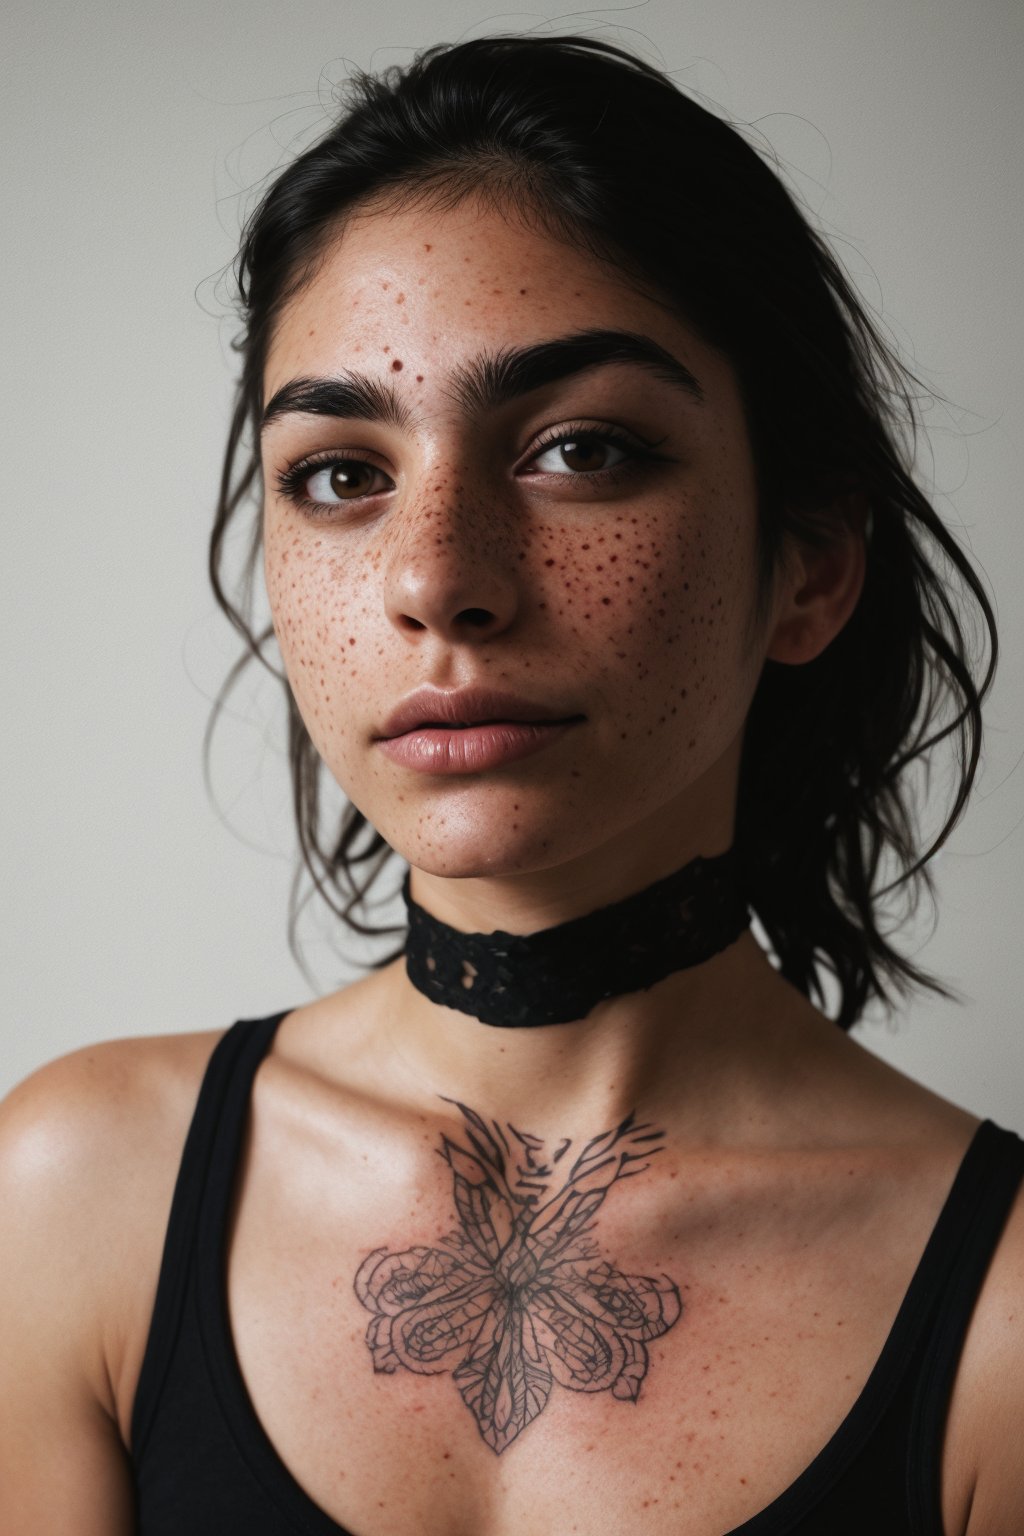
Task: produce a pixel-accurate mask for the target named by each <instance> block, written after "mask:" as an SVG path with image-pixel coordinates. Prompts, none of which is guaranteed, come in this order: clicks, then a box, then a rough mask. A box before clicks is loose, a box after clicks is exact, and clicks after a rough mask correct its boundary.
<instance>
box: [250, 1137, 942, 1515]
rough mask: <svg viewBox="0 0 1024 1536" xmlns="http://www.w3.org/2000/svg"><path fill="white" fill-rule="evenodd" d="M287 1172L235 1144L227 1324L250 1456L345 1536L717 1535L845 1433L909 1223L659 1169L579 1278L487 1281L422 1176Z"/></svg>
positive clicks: (256, 1148)
mask: <svg viewBox="0 0 1024 1536" xmlns="http://www.w3.org/2000/svg"><path fill="white" fill-rule="evenodd" d="M294 1152H295V1149H294V1148H293V1149H292V1151H291V1153H290V1154H289V1155H288V1157H285V1155H284V1153H285V1149H284V1148H283V1147H278V1148H277V1156H276V1157H275V1155H274V1149H273V1147H272V1145H271V1144H270V1142H269V1140H268V1142H267V1143H266V1144H263V1145H261V1144H260V1143H259V1141H258V1140H257V1142H255V1143H253V1142H252V1141H250V1143H249V1145H248V1146H247V1149H246V1155H245V1158H244V1162H243V1167H242V1169H241V1170H240V1177H239V1180H238V1183H237V1187H236V1198H235V1201H234V1205H233V1210H232V1214H231V1220H230V1223H229V1230H228V1231H227V1233H226V1234H225V1238H226V1241H225V1249H226V1256H225V1257H226V1274H227V1296H228V1312H229V1318H230V1331H231V1336H232V1339H233V1342H234V1350H235V1354H236V1356H237V1360H238V1366H239V1370H240V1373H241V1377H242V1380H243V1383H244V1388H245V1391H246V1392H247V1394H248V1396H249V1398H250V1400H251V1402H252V1405H253V1408H254V1410H255V1413H256V1416H257V1418H258V1419H259V1421H260V1424H261V1425H262V1428H263V1430H264V1432H265V1434H266V1436H267V1438H268V1440H269V1442H270V1447H272V1454H276V1456H277V1457H278V1458H279V1459H280V1460H281V1461H282V1462H283V1463H284V1466H285V1467H286V1468H287V1470H288V1472H289V1473H290V1474H291V1476H292V1478H294V1480H295V1481H296V1483H298V1485H299V1486H300V1487H301V1488H302V1489H303V1490H304V1491H305V1493H306V1494H307V1495H308V1496H309V1497H310V1498H311V1499H312V1500H313V1501H314V1502H315V1503H316V1504H317V1505H319V1506H320V1508H321V1509H323V1510H324V1511H325V1512H326V1513H327V1514H328V1515H329V1516H330V1517H331V1518H332V1519H333V1520H334V1521H336V1522H337V1524H338V1525H339V1526H341V1527H342V1528H344V1529H345V1530H347V1531H350V1532H352V1533H354V1536H384V1533H385V1532H386V1533H387V1536H407V1533H408V1536H412V1533H413V1532H416V1533H417V1536H442V1533H443V1536H481V1533H482V1536H506V1533H507V1536H511V1533H512V1532H513V1531H514V1532H515V1533H516V1536H523V1533H536V1536H554V1533H556V1532H557V1533H559V1536H561V1533H563V1532H565V1531H567V1530H570V1529H575V1530H577V1531H579V1532H580V1533H583V1536H604V1533H611V1532H616V1533H618V1532H621V1531H622V1530H625V1529H637V1528H641V1529H643V1530H644V1531H645V1532H646V1533H650V1536H661V1533H663V1532H664V1533H666V1536H667V1533H669V1532H671V1533H672V1536H722V1533H725V1532H731V1531H733V1530H734V1529H735V1528H736V1527H737V1526H740V1525H741V1524H742V1523H743V1522H744V1521H745V1520H747V1519H749V1518H750V1517H751V1516H753V1515H754V1514H756V1513H757V1512H758V1511H760V1510H762V1509H764V1508H765V1507H766V1506H768V1505H769V1504H770V1503H771V1502H772V1501H773V1500H774V1499H776V1498H777V1497H778V1496H779V1495H780V1494H782V1493H783V1492H784V1490H785V1489H787V1488H788V1487H789V1486H790V1484H792V1483H793V1481H794V1480H795V1479H796V1478H797V1477H798V1476H799V1475H800V1474H801V1473H802V1472H803V1471H804V1469H805V1468H806V1467H807V1466H808V1465H809V1464H810V1462H811V1461H812V1460H813V1459H814V1457H815V1456H816V1455H817V1453H818V1452H819V1451H820V1450H821V1449H822V1447H823V1446H824V1445H825V1443H826V1441H827V1440H828V1439H829V1438H830V1437H831V1435H832V1434H833V1433H834V1431H835V1430H836V1429H837V1428H838V1427H839V1426H840V1424H841V1423H842V1421H843V1420H844V1418H845V1417H846V1415H847V1413H848V1412H849V1410H850V1408H851V1406H852V1405H853V1403H854V1401H855V1400H856V1399H857V1397H858V1395H859V1394H860V1392H861V1390H862V1388H863V1387H864V1384H865V1382H866V1381H867V1379H868V1376H869V1374H870V1372H871V1370H872V1368H873V1366H874V1365H875V1362H876V1361H877V1359H878V1356H879V1354H880V1352H881V1350H882V1347H883V1345H884V1343H885V1340H886V1337H887V1335H888V1332H889V1329H890V1327H891V1324H892V1321H893V1319H894V1317H895V1315H896V1313H897V1311H898V1309H899V1306H900V1302H901V1299H902V1296H903V1294H904V1292H905V1290H906V1287H907V1285H908V1283H909V1281H910V1278H911V1275H912V1273H913V1269H914V1267H915V1264H916V1260H917V1258H918V1257H919V1255H920V1252H921V1250H922V1248H923V1246H924V1242H925V1241H926V1238H927V1233H928V1229H929V1225H930V1219H932V1218H933V1217H934V1211H929V1209H928V1204H927V1201H925V1202H924V1203H923V1205H922V1202H920V1201H919V1202H918V1206H917V1209H916V1211H915V1209H912V1208H911V1207H909V1206H908V1207H907V1208H905V1209H902V1210H900V1211H895V1210H894V1209H893V1207H892V1204H891V1202H889V1203H887V1202H884V1201H883V1202H879V1203H878V1204H877V1205H868V1206H864V1205H863V1204H857V1203H854V1205H852V1206H850V1207H849V1209H848V1210H847V1211H846V1212H845V1214H843V1202H842V1199H841V1198H840V1197H839V1195H838V1194H837V1193H836V1192H835V1191H833V1190H831V1188H830V1187H829V1178H828V1177H827V1176H823V1178H822V1179H821V1180H819V1181H818V1182H819V1186H820V1187H818V1188H817V1190H815V1189H811V1190H810V1191H808V1190H807V1189H804V1190H803V1191H802V1192H801V1193H800V1194H799V1196H798V1194H797V1192H796V1191H794V1190H792V1189H790V1188H789V1186H788V1183H787V1181H786V1180H785V1178H781V1179H780V1178H778V1177H777V1176H775V1175H772V1174H771V1172H770V1171H769V1172H768V1173H765V1172H764V1171H763V1170H762V1171H760V1172H759V1173H758V1175H757V1176H756V1177H746V1178H738V1179H734V1180H732V1181H730V1184H729V1187H728V1189H727V1190H723V1188H721V1187H718V1186H717V1185H716V1187H714V1188H711V1187H709V1186H707V1185H706V1184H702V1183H701V1180H700V1178H699V1176H694V1177H691V1178H689V1179H688V1178H687V1177H686V1170H685V1169H681V1170H679V1173H680V1177H679V1178H678V1180H677V1183H678V1196H677V1197H676V1198H675V1199H668V1198H665V1199H662V1200H661V1202H660V1203H659V1204H658V1206H657V1207H656V1208H655V1207H652V1206H650V1205H647V1206H645V1207H642V1208H638V1207H636V1206H635V1204H634V1205H632V1206H631V1204H630V1201H629V1200H628V1199H626V1198H623V1199H621V1200H620V1201H618V1202H615V1201H613V1200H611V1199H610V1200H609V1201H607V1202H606V1204H605V1206H604V1207H603V1208H602V1210H601V1213H600V1219H599V1220H598V1221H597V1222H595V1223H594V1224H593V1225H592V1228H591V1231H590V1234H589V1237H588V1243H589V1244H590V1247H591V1250H592V1251H591V1253H590V1256H589V1257H588V1258H587V1259H585V1260H584V1261H582V1262H577V1261H574V1262H572V1263H568V1264H564V1265H562V1266H561V1268H559V1266H558V1265H557V1264H552V1263H548V1264H547V1267H546V1268H545V1264H544V1263H543V1262H540V1263H538V1262H537V1257H536V1254H534V1255H533V1257H532V1258H531V1256H530V1254H529V1253H521V1254H519V1256H518V1258H517V1260H516V1261H515V1262H514V1263H510V1262H506V1263H505V1264H504V1266H501V1265H491V1266H490V1269H488V1264H487V1262H486V1258H487V1255H486V1254H483V1255H481V1254H480V1253H479V1252H478V1251H477V1250H476V1249H474V1248H471V1249H470V1251H469V1252H468V1254H467V1252H466V1251H465V1250H464V1249H460V1248H459V1246H458V1244H457V1243H456V1244H455V1245H451V1244H450V1243H446V1241H445V1239H446V1238H450V1237H451V1236H452V1235H455V1236H456V1237H462V1238H464V1236H465V1233H466V1221H465V1220H460V1219H459V1213H458V1211H457V1210H456V1208H455V1205H454V1202H453V1199H452V1195H451V1190H450V1182H451V1181H450V1176H449V1177H447V1178H446V1177H444V1176H439V1172H438V1170H437V1169H436V1168H435V1167H434V1166H433V1164H432V1163H431V1161H430V1160H429V1159H428V1158H423V1159H422V1161H421V1162H418V1163H417V1162H413V1163H411V1164H410V1163H408V1162H399V1163H398V1164H396V1165H395V1166H394V1168H393V1170H392V1171H390V1172H389V1169H388V1168H387V1167H385V1168H382V1167H381V1166H380V1165H379V1163H377V1164H375V1163H374V1161H373V1159H369V1160H367V1161H366V1162H365V1163H364V1162H363V1160H362V1159H361V1158H359V1157H351V1158H350V1159H349V1162H348V1165H347V1166H345V1167H343V1168H341V1169H339V1167H338V1165H337V1160H336V1159H331V1160H329V1161H330V1162H331V1163H332V1168H333V1177H332V1178H331V1179H329V1180H328V1179H326V1178H325V1177H324V1176H323V1169H321V1170H320V1171H318V1169H317V1163H316V1159H315V1158H314V1159H312V1160H310V1159H309V1158H307V1159H306V1160H305V1161H304V1162H302V1164H301V1167H302V1170H303V1172H302V1176H301V1177H298V1176H296V1175H297V1170H298V1167H299V1164H297V1163H295V1162H294V1161H293V1158H294ZM289 1163H290V1166H291V1175H290V1176H287V1177H286V1176H284V1174H283V1170H285V1169H286V1168H287V1167H288V1166H289ZM325 1166H326V1164H325ZM410 1169H412V1170H413V1172H412V1174H411V1175H410ZM339 1174H340V1175H341V1176H339ZM441 1174H442V1175H443V1174H444V1170H443V1169H442V1170H441ZM666 1186H667V1180H666ZM664 1192H665V1191H664V1189H663V1194H664ZM623 1193H625V1192H623ZM773 1194H774V1197H775V1198H774V1199H773V1198H772V1196H773ZM940 1200H941V1192H940V1191H938V1190H937V1191H936V1194H935V1200H934V1201H933V1202H932V1203H933V1204H936V1203H938V1202H939V1201H940ZM837 1212H838V1213H839V1214H837ZM464 1214H465V1213H463V1215H464ZM510 1252H511V1249H510V1248H509V1246H508V1244H507V1243H506V1245H505V1253H506V1259H507V1257H508V1254H509V1253H510ZM567 1517H568V1518H567Z"/></svg>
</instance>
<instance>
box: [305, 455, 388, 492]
mask: <svg viewBox="0 0 1024 1536" xmlns="http://www.w3.org/2000/svg"><path fill="white" fill-rule="evenodd" d="M322 473H324V474H325V475H326V478H327V485H328V487H329V489H330V491H331V493H332V494H333V495H335V496H338V497H340V498H341V500H342V501H344V500H346V499H347V498H350V497H352V496H365V495H366V493H367V491H368V490H369V487H370V482H371V481H372V479H373V476H374V467H373V465H372V464H365V463H363V461H362V460H361V459H342V460H341V461H340V462H339V463H337V464H331V465H329V466H328V468H327V469H326V470H325V471H322ZM317 478H318V476H316V475H313V476H311V477H310V480H311V482H312V481H313V480H315V479H317ZM313 495H314V499H315V500H317V501H319V500H320V497H319V496H317V495H316V493H315V492H314V493H313Z"/></svg>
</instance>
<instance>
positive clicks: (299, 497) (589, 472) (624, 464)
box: [274, 422, 671, 517]
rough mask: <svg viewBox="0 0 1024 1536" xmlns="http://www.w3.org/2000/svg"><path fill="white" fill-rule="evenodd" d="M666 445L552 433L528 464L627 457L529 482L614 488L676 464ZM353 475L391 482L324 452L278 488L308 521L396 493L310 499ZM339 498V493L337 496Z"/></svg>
mask: <svg viewBox="0 0 1024 1536" xmlns="http://www.w3.org/2000/svg"><path fill="white" fill-rule="evenodd" d="M664 441H665V438H660V439H659V440H658V441H657V442H655V443H648V442H646V441H645V440H643V439H640V438H633V437H627V436H626V435H625V434H624V433H622V432H620V431H618V430H616V429H615V428H614V427H606V426H587V425H586V424H585V423H582V422H580V423H569V424H568V425H564V426H562V425H560V426H558V427H555V428H552V429H551V430H550V431H549V432H548V434H547V435H545V436H542V437H541V439H540V440H539V441H538V443H537V445H536V447H535V449H534V451H533V453H532V454H531V456H530V459H529V460H528V463H529V464H532V463H533V462H534V460H536V459H538V458H540V457H542V456H543V454H544V453H545V452H546V451H548V450H549V449H551V448H554V447H561V448H562V449H563V451H569V452H571V451H572V450H573V449H576V448H582V449H583V450H584V451H586V450H587V449H589V448H591V446H592V445H596V444H606V445H608V446H609V447H611V448H614V449H616V450H617V451H618V452H620V453H622V454H623V455H624V458H623V460H622V461H621V462H620V463H618V464H611V465H607V466H605V467H603V468H601V469H582V470H581V469H575V468H573V466H572V465H571V464H567V465H566V466H565V472H555V471H543V470H541V471H537V470H530V471H528V472H527V478H530V479H532V478H534V477H535V476H536V477H537V478H540V479H544V480H547V481H559V480H561V481H566V482H568V483H569V484H571V485H572V486H573V487H574V488H575V487H577V486H581V485H584V484H586V483H589V482H596V483H597V484H600V485H611V484H614V483H617V482H619V481H621V480H625V479H629V478H634V477H637V476H639V475H640V474H642V473H643V472H644V471H645V470H647V469H649V468H650V466H651V465H652V464H653V463H667V462H671V461H670V460H669V459H668V458H667V456H666V455H664V454H660V453H656V452H654V450H655V449H656V448H657V447H658V446H659V445H660V444H661V443H663V442H664ZM335 469H340V470H343V471H344V470H348V471H349V472H352V471H361V472H365V473H366V474H367V475H369V476H370V477H371V478H372V476H373V475H374V474H377V475H380V476H382V477H383V478H384V479H385V480H388V479H390V477H389V476H387V475H386V474H385V472H384V470H382V469H380V468H379V467H378V466H377V465H376V464H374V463H372V461H371V460H369V459H366V458H362V457H360V456H359V455H358V454H352V453H338V452H337V451H327V452H323V453H315V454H309V455H307V456H306V457H304V458H302V459H299V460H298V461H297V462H296V463H294V464H291V465H289V466H288V467H287V468H286V469H283V470H281V471H280V472H279V473H278V474H277V475H275V476H274V483H275V485H276V487H277V491H278V494H279V495H281V496H282V497H284V499H285V500H286V501H289V502H291V503H292V505H293V506H294V507H296V508H297V510H298V511H300V512H302V513H303V514H304V515H305V516H307V517H331V516H333V515H334V514H335V513H336V512H337V510H338V509H339V508H340V507H345V506H360V505H361V504H362V503H363V502H366V501H367V500H369V499H370V498H371V497H372V496H374V495H377V494H379V493H380V491H381V489H383V490H385V491H386V490H388V489H393V485H392V486H385V487H383V488H380V487H379V488H378V490H377V491H370V490H365V489H364V490H362V491H359V490H358V489H357V490H356V494H355V495H352V496H341V495H338V500H337V501H325V500H322V499H320V498H319V497H316V496H312V495H310V494H309V482H310V481H311V480H312V479H313V477H314V476H315V475H318V474H320V473H322V471H324V470H335ZM335 493H336V494H337V492H335Z"/></svg>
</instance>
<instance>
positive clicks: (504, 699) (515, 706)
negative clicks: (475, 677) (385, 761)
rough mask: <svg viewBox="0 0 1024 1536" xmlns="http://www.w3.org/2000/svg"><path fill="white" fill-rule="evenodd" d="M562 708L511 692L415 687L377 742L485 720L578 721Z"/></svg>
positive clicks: (381, 730)
mask: <svg viewBox="0 0 1024 1536" xmlns="http://www.w3.org/2000/svg"><path fill="white" fill-rule="evenodd" d="M582 718H583V716H582V715H579V714H576V715H574V714H573V713H572V712H571V711H570V710H566V709H563V708H562V707H561V706H552V705H549V704H538V703H536V702H535V701H534V700H532V699H523V698H520V697H519V696H518V695H517V694H514V693H495V692H493V691H492V690H491V689H489V688H449V689H442V688H430V687H426V688H417V689H416V691H415V693H410V694H409V696H408V697H407V698H404V699H403V700H402V702H401V703H400V704H399V705H398V706H397V708H396V709H393V710H392V711H391V713H390V715H388V717H387V719H386V720H385V721H384V724H383V726H382V727H381V729H380V732H379V734H378V736H377V738H376V739H377V740H378V741H380V740H384V739H386V738H387V737H389V736H401V735H402V734H403V733H404V732H405V731H414V730H415V729H416V728H417V726H421V725H429V724H439V725H477V724H480V723H481V722H483V721H485V720H570V719H574V720H581V719H582Z"/></svg>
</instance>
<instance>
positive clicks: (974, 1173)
mask: <svg viewBox="0 0 1024 1536" xmlns="http://www.w3.org/2000/svg"><path fill="white" fill-rule="evenodd" d="M1022 1178H1024V1141H1022V1140H1021V1138H1020V1137H1019V1136H1017V1135H1016V1134H1015V1133H1014V1132H1013V1131H1007V1130H1004V1129H1003V1127H1002V1126H999V1125H996V1124H995V1122H994V1121H992V1120H984V1121H982V1123H981V1125H979V1127H978V1129H977V1131H976V1132H975V1136H974V1140H973V1141H972V1143H971V1145H970V1147H969V1149H968V1151H967V1154H966V1156H965V1158H964V1161H963V1164H962V1166H961V1168H960V1172H959V1174H958V1175H957V1178H956V1181H955V1183H954V1186H953V1188H952V1190H951V1191H950V1195H949V1199H948V1201H947V1202H946V1205H945V1208H944V1209H943V1211H942V1215H941V1217H940V1219H939V1223H938V1225H937V1227H936V1230H935V1233H934V1234H933V1241H932V1243H931V1244H930V1245H929V1246H930V1248H931V1250H932V1252H931V1254H930V1255H929V1254H926V1255H925V1261H924V1263H923V1264H922V1268H925V1267H926V1266H927V1268H928V1269H930V1270H931V1271H932V1273H931V1274H930V1275H929V1279H930V1280H931V1281H932V1282H933V1286H934V1290H933V1295H934V1297H935V1302H934V1306H933V1309H932V1325H931V1328H930V1330H929V1336H928V1344H927V1350H926V1354H925V1358H924V1360H923V1362H922V1369H921V1372H920V1375H919V1378H918V1381H917V1385H916V1391H915V1394H914V1404H913V1409H912V1412H911V1416H910V1425H909V1435H908V1441H909V1443H908V1457H907V1496H908V1508H909V1513H910V1517H911V1524H912V1529H913V1530H914V1531H918V1532H922V1533H923V1532H929V1533H931V1532H934V1531H941V1530H942V1499H941V1493H942V1485H941V1469H942V1448H943V1440H944V1437H945V1430H946V1417H947V1413H948V1410H949V1402H950V1398H951V1396H952V1392H953V1383H954V1379H955V1377H956V1372H957V1367H958V1365H959V1362H960V1355H961V1351H962V1349H963V1344H964V1339H965V1337H966V1334H967V1329H968V1327H969V1325H970V1321H971V1316H972V1314H973V1312H974V1307H975V1303H976V1302H977V1299H978V1294H979V1292H980V1290H981V1287H982V1284H983V1282H984V1279H985V1276H986V1274H987V1272H988V1268H989V1265H990V1263H991V1261H992V1256H993V1254H994V1252H995V1250H996V1247H997V1246H998V1243H999V1239H1000V1237H1001V1236H1002V1232H1003V1228H1004V1226H1005V1225H1006V1220H1007V1217H1008V1216H1009V1213H1010V1209H1011V1207H1012V1205H1013V1202H1014V1199H1015V1197H1016V1194H1017V1190H1018V1188H1019V1187H1020V1183H1021V1180H1022ZM929 1260H930V1262H929ZM929 1289H932V1287H929Z"/></svg>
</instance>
